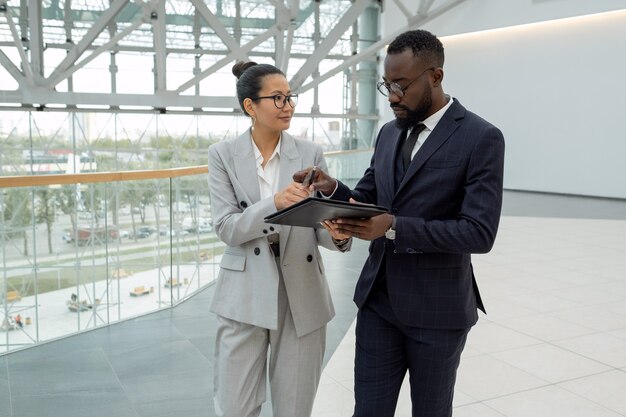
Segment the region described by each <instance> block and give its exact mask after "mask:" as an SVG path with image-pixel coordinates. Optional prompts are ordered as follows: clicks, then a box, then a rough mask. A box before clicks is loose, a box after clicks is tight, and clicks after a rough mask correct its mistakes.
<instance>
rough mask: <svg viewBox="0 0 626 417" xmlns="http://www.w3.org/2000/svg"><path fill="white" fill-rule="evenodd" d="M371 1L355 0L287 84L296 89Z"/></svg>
mask: <svg viewBox="0 0 626 417" xmlns="http://www.w3.org/2000/svg"><path fill="white" fill-rule="evenodd" d="M372 3H373V0H355V1H354V3H352V6H350V8H349V9H348V11H347V12H346V13H344V15H343V16H341V18H340V19H339V21H338V22H337V23H336V24H335V25H334V27H333V28H332V29H331V30H330V32H328V34H327V35H326V36H325V37H324V40H323V41H322V43H321V44H319V45H318V46H317V48H315V51H314V52H313V53H312V54H311V57H310V58H309V59H307V61H306V62H305V63H304V65H302V67H300V69H299V70H298V72H297V73H296V74H295V75H294V76H293V78H292V79H291V80H290V81H289V85H290V86H291V88H292V89H293V90H298V89H299V87H300V86H302V84H303V83H304V81H305V80H306V79H307V78H308V77H309V76H310V75H311V74H313V72H314V71H315V69H316V68H317V67H318V66H319V63H320V61H322V60H323V59H324V58H325V57H326V55H327V54H328V53H329V52H330V50H331V49H332V48H333V46H335V45H336V44H337V42H338V41H339V39H340V38H341V36H342V35H343V34H344V33H346V31H347V30H348V29H350V27H351V26H352V23H354V22H355V21H356V20H357V19H358V18H359V16H360V15H361V14H362V13H363V11H364V10H365V9H366V8H367V7H368V6H370V5H371V4H372Z"/></svg>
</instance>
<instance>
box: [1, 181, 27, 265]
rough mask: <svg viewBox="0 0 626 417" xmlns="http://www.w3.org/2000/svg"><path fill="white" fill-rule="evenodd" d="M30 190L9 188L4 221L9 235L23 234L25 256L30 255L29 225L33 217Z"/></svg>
mask: <svg viewBox="0 0 626 417" xmlns="http://www.w3.org/2000/svg"><path fill="white" fill-rule="evenodd" d="M30 201H31V197H30V192H29V191H28V189H26V188H8V189H6V191H5V195H4V211H3V216H4V221H5V225H7V226H8V227H7V229H8V230H9V236H22V238H23V240H24V251H23V254H24V256H28V234H27V230H28V226H29V225H30V224H31V221H32V219H33V213H32V206H31V204H30Z"/></svg>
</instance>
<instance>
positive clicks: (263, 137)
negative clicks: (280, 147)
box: [250, 127, 280, 160]
mask: <svg viewBox="0 0 626 417" xmlns="http://www.w3.org/2000/svg"><path fill="white" fill-rule="evenodd" d="M250 134H251V135H252V140H253V141H254V144H255V145H256V147H257V148H259V151H261V155H263V159H264V160H267V159H268V158H269V157H270V156H271V155H272V153H274V149H276V145H277V144H278V140H279V139H280V131H279V130H269V129H263V128H262V127H252V129H251V130H250Z"/></svg>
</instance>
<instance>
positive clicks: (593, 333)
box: [490, 314, 619, 362]
mask: <svg viewBox="0 0 626 417" xmlns="http://www.w3.org/2000/svg"><path fill="white" fill-rule="evenodd" d="M543 315H549V314H543ZM551 317H552V316H551ZM554 318H557V319H559V320H560V318H558V317H554ZM564 321H565V320H564ZM495 324H498V325H500V326H502V327H504V328H506V329H508V330H511V331H514V332H517V333H521V334H523V335H524V336H528V337H532V338H533V339H537V340H538V341H539V343H534V344H530V345H524V346H519V347H516V348H512V349H505V350H500V351H494V352H490V353H499V352H504V351H507V350H513V349H520V348H524V347H529V346H536V345H540V344H548V345H552V346H554V347H557V348H560V349H564V350H568V349H565V348H564V347H562V346H559V345H557V344H556V343H558V342H562V341H566V340H570V339H576V338H578V337H586V336H591V335H596V334H603V333H606V332H605V331H600V330H596V329H591V328H589V327H586V326H582V325H579V326H580V327H584V328H586V329H589V330H590V331H591V333H587V334H584V335H578V336H573V337H565V338H563V339H558V340H546V339H543V338H540V337H537V336H536V335H532V334H530V333H527V332H525V331H523V330H518V329H515V328H512V327H510V326H507V325H506V324H503V323H495ZM573 324H576V323H573ZM614 337H615V336H614ZM618 339H619V338H618ZM568 351H569V350H568ZM572 353H576V354H577V355H579V356H583V357H585V356H584V355H581V354H580V353H577V352H572ZM587 359H590V358H587ZM592 360H595V359H592ZM596 362H598V361H596Z"/></svg>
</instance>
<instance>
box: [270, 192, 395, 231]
mask: <svg viewBox="0 0 626 417" xmlns="http://www.w3.org/2000/svg"><path fill="white" fill-rule="evenodd" d="M388 211H389V209H387V208H386V207H381V206H372V205H369V204H363V203H349V202H347V201H339V200H328V199H325V198H318V197H309V198H306V199H304V200H302V201H300V202H299V203H296V204H294V205H292V206H289V207H287V208H284V209H282V210H279V211H277V212H276V213H274V214H270V215H269V216H267V217H265V223H273V224H286V225H289V226H300V227H322V225H321V224H320V222H321V221H322V220H330V219H337V218H339V217H345V218H357V219H369V218H370V217H374V216H378V215H379V214H382V213H387V212H388Z"/></svg>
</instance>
